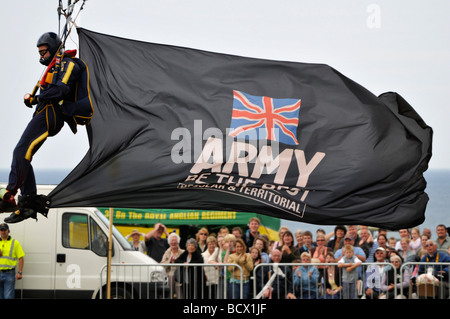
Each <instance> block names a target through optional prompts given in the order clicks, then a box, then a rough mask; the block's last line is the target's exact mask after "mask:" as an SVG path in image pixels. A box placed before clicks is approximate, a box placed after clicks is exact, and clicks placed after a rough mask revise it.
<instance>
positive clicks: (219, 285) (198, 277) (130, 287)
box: [99, 263, 246, 299]
mask: <svg viewBox="0 0 450 319" xmlns="http://www.w3.org/2000/svg"><path fill="white" fill-rule="evenodd" d="M158 266H161V267H163V271H157V270H155V269H156V268H155V266H148V265H145V266H143V265H139V264H112V265H111V284H110V298H111V299H243V297H244V284H245V283H246V281H245V280H244V279H243V275H242V268H241V267H240V266H239V265H236V264H195V263H187V264H174V263H166V264H165V263H159V264H158ZM228 266H232V267H233V269H234V270H231V272H230V271H228V269H227V267H228ZM148 269H153V271H149V270H148ZM234 271H236V273H238V271H239V275H237V276H238V277H239V279H237V280H232V281H231V282H230V277H231V275H234ZM107 272H108V267H107V265H105V266H104V267H103V268H102V270H101V273H100V286H101V287H104V289H102V290H100V293H99V298H101V299H103V298H106V296H107V294H106V291H107V290H106V287H107V284H108V282H107Z"/></svg>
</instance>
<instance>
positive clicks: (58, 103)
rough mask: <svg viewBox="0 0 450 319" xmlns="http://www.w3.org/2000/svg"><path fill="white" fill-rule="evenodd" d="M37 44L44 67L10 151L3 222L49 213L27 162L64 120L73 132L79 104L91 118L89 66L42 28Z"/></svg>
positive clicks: (27, 97) (2, 192)
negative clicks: (28, 112) (30, 111)
mask: <svg viewBox="0 0 450 319" xmlns="http://www.w3.org/2000/svg"><path fill="white" fill-rule="evenodd" d="M36 46H37V51H38V53H39V57H40V58H39V62H40V63H41V64H43V65H45V66H47V69H46V70H45V72H44V75H43V77H42V79H41V80H40V82H39V83H38V85H36V87H35V90H34V91H33V93H32V94H26V95H25V97H24V103H25V105H26V106H27V107H30V108H32V107H33V106H36V107H35V110H34V113H33V117H32V119H31V121H30V122H29V123H28V125H27V127H26V128H25V130H24V132H23V134H22V136H21V138H20V139H19V142H18V143H17V145H16V147H15V149H14V151H13V155H12V164H11V171H10V174H9V181H8V185H7V187H6V188H2V189H0V199H1V200H2V201H1V207H0V211H3V212H8V211H9V212H12V214H11V215H10V216H9V217H7V218H6V219H5V222H7V223H17V222H20V221H22V220H24V219H27V218H30V217H33V218H36V213H37V212H39V213H42V214H44V215H46V214H47V212H48V207H49V204H50V202H49V199H48V198H47V197H45V196H43V195H37V189H36V180H35V176H34V172H33V167H32V165H31V161H32V159H33V156H34V155H35V153H36V152H37V151H38V150H39V148H40V147H41V146H42V145H43V143H44V142H45V141H46V140H47V138H48V137H51V136H55V135H56V134H58V133H59V132H60V130H61V129H62V127H63V126H64V123H65V122H67V123H68V125H69V127H70V128H71V130H72V131H73V132H74V133H76V126H77V124H80V123H81V120H80V121H79V122H77V121H78V120H77V119H78V117H77V116H78V115H80V113H78V112H79V111H80V110H82V109H83V111H82V113H83V112H84V109H85V108H87V113H86V115H88V114H90V116H91V117H92V114H93V111H92V104H91V102H90V98H89V90H88V80H87V79H88V75H87V67H86V65H85V64H84V62H83V61H81V60H80V59H77V58H75V55H76V50H71V51H64V50H63V42H62V41H61V39H60V38H59V36H58V35H57V34H56V33H53V32H47V33H44V34H43V35H42V36H41V37H40V38H39V39H38V41H37V44H36ZM38 89H39V92H38ZM83 123H84V124H87V122H83ZM19 189H20V190H21V196H20V197H19V202H18V204H16V201H15V195H16V193H17V191H18V190H19Z"/></svg>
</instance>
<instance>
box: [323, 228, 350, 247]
mask: <svg viewBox="0 0 450 319" xmlns="http://www.w3.org/2000/svg"><path fill="white" fill-rule="evenodd" d="M346 233H347V228H345V226H342V225H337V226H336V227H335V228H334V238H333V239H330V240H329V241H328V243H327V247H330V248H331V250H332V251H333V253H335V252H336V251H337V250H339V248H341V247H342V246H343V244H344V236H345V234H346Z"/></svg>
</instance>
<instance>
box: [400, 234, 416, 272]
mask: <svg viewBox="0 0 450 319" xmlns="http://www.w3.org/2000/svg"><path fill="white" fill-rule="evenodd" d="M410 242H411V240H410V239H409V238H407V237H403V238H401V239H400V247H401V250H400V251H399V253H400V256H401V257H402V259H403V261H404V262H405V263H408V262H414V261H415V260H416V254H415V253H414V251H412V250H411V246H410V245H409V244H410ZM410 267H411V266H410Z"/></svg>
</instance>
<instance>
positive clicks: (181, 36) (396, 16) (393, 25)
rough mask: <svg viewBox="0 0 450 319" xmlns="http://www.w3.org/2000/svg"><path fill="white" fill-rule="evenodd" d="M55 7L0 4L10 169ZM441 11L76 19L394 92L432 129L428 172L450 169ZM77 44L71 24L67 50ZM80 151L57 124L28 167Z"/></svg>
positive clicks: (89, 11)
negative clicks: (303, 66)
mask: <svg viewBox="0 0 450 319" xmlns="http://www.w3.org/2000/svg"><path fill="white" fill-rule="evenodd" d="M64 2H67V1H64ZM57 5H58V1H56V0H45V1H36V0H22V1H3V2H2V8H1V11H0V26H1V30H2V36H1V39H2V42H1V48H2V51H1V59H0V65H1V70H2V71H3V72H2V76H1V77H0V83H1V86H0V87H1V97H2V107H1V110H2V114H1V115H0V128H1V130H2V156H1V157H0V168H8V167H9V166H10V163H11V156H12V151H13V149H14V146H15V145H16V143H17V141H18V139H19V138H20V135H21V134H22V131H23V130H24V128H25V126H26V125H27V123H28V121H29V120H30V118H31V116H32V110H31V109H29V108H27V107H25V105H24V104H23V95H24V94H25V93H27V92H30V91H31V90H32V88H33V86H34V85H35V84H36V82H37V81H38V79H39V78H40V76H41V74H42V71H43V69H44V67H43V66H42V65H40V64H39V62H38V59H39V56H38V53H37V49H36V41H37V39H38V38H39V36H40V35H41V34H42V33H44V32H47V31H54V32H57V31H58V16H57ZM78 7H79V6H77V9H76V10H75V13H77V12H78ZM448 12H450V1H448V0H441V1H437V0H431V1H426V2H425V1H412V0H408V1H404V0H401V1H400V0H396V1H376V0H375V1H373V0H372V1H365V0H340V1H336V0H320V1H318V0H314V1H313V0H310V1H302V0H290V1H286V0H278V1H274V0H270V1H266V0H239V1H235V0H227V1H217V0H215V1H211V0H201V1H200V0H159V1H156V0H141V1H137V0H135V1H132V0H129V1H125V0H120V1H119V0H108V1H106V0H89V1H87V2H86V5H85V8H84V10H83V11H82V12H81V14H80V16H79V18H78V20H77V23H78V25H79V26H81V27H83V28H86V29H89V30H92V31H97V32H101V33H107V34H111V35H117V36H120V37H126V38H133V39H139V40H143V41H148V42H154V43H162V44H171V45H178V46H184V47H190V48H195V49H202V50H208V51H213V52H220V53H229V54H236V55H240V56H248V57H258V58H266V59H274V60H286V61H297V62H309V63H324V64H328V65H330V66H332V67H334V68H335V69H337V70H338V71H340V72H341V73H343V74H344V75H346V76H347V77H349V78H351V79H352V80H354V81H356V82H358V83H359V84H361V85H363V86H364V87H366V88H367V89H368V90H370V91H371V92H372V93H374V94H375V95H379V94H381V93H384V92H387V91H395V92H398V93H399V94H400V95H401V96H403V97H404V98H405V99H406V100H407V101H408V102H409V103H410V104H411V105H412V106H413V107H414V109H415V110H416V111H417V112H418V113H419V114H420V115H421V116H422V118H423V119H424V120H425V122H426V123H427V124H428V125H429V126H431V127H432V128H433V130H434V143H433V158H432V160H431V162H430V168H450V161H449V159H450V147H449V141H450V128H449V126H450V125H449V123H448V121H449V118H450V107H449V105H448V98H447V95H448V92H450V43H449V42H450V40H449V39H450V37H449V35H448V32H449V30H450V19H448ZM77 44H78V38H77V36H76V31H75V30H74V31H73V32H72V39H69V40H68V41H67V43H66V48H67V49H73V48H76V47H77ZM87 150H88V142H87V135H86V133H85V131H84V128H81V129H80V130H79V133H78V134H76V135H73V134H72V133H71V131H70V129H69V128H68V126H65V127H64V128H63V130H62V132H61V133H60V134H58V135H57V136H56V137H53V138H49V139H48V140H47V142H46V143H45V144H44V146H43V147H42V148H41V149H40V150H39V152H38V153H37V154H36V156H35V157H34V159H33V166H34V167H35V169H40V168H64V169H71V168H74V167H75V166H76V165H77V164H78V163H79V162H80V160H81V159H82V158H83V156H84V155H85V153H86V152H87Z"/></svg>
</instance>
